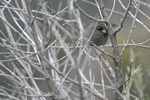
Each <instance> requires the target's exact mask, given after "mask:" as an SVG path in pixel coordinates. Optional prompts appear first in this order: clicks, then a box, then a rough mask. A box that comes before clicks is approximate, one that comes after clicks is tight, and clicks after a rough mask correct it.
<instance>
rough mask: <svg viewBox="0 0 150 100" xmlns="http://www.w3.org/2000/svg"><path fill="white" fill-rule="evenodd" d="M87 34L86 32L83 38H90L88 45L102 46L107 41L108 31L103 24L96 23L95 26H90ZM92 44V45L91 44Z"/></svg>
mask: <svg viewBox="0 0 150 100" xmlns="http://www.w3.org/2000/svg"><path fill="white" fill-rule="evenodd" d="M90 29H91V30H92V31H91V30H89V32H86V34H85V37H86V38H88V39H89V38H90V45H92V43H94V44H95V45H97V46H101V45H104V44H105V43H106V42H107V40H108V30H107V26H106V25H105V23H98V24H97V26H95V25H92V27H91V28H90ZM91 42H92V43H91Z"/></svg>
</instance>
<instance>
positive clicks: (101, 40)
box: [91, 33, 108, 46]
mask: <svg viewBox="0 0 150 100" xmlns="http://www.w3.org/2000/svg"><path fill="white" fill-rule="evenodd" d="M105 34H106V35H105ZM107 40H108V34H107V33H104V34H99V35H98V34H93V36H92V37H91V41H93V43H94V44H96V45H97V46H100V45H104V44H105V43H106V42H107Z"/></svg>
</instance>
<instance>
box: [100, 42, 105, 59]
mask: <svg viewBox="0 0 150 100" xmlns="http://www.w3.org/2000/svg"><path fill="white" fill-rule="evenodd" d="M102 51H104V45H103V47H102ZM101 57H103V58H104V59H105V54H104V53H103V52H102V53H101V54H100V55H99V58H101Z"/></svg>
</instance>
